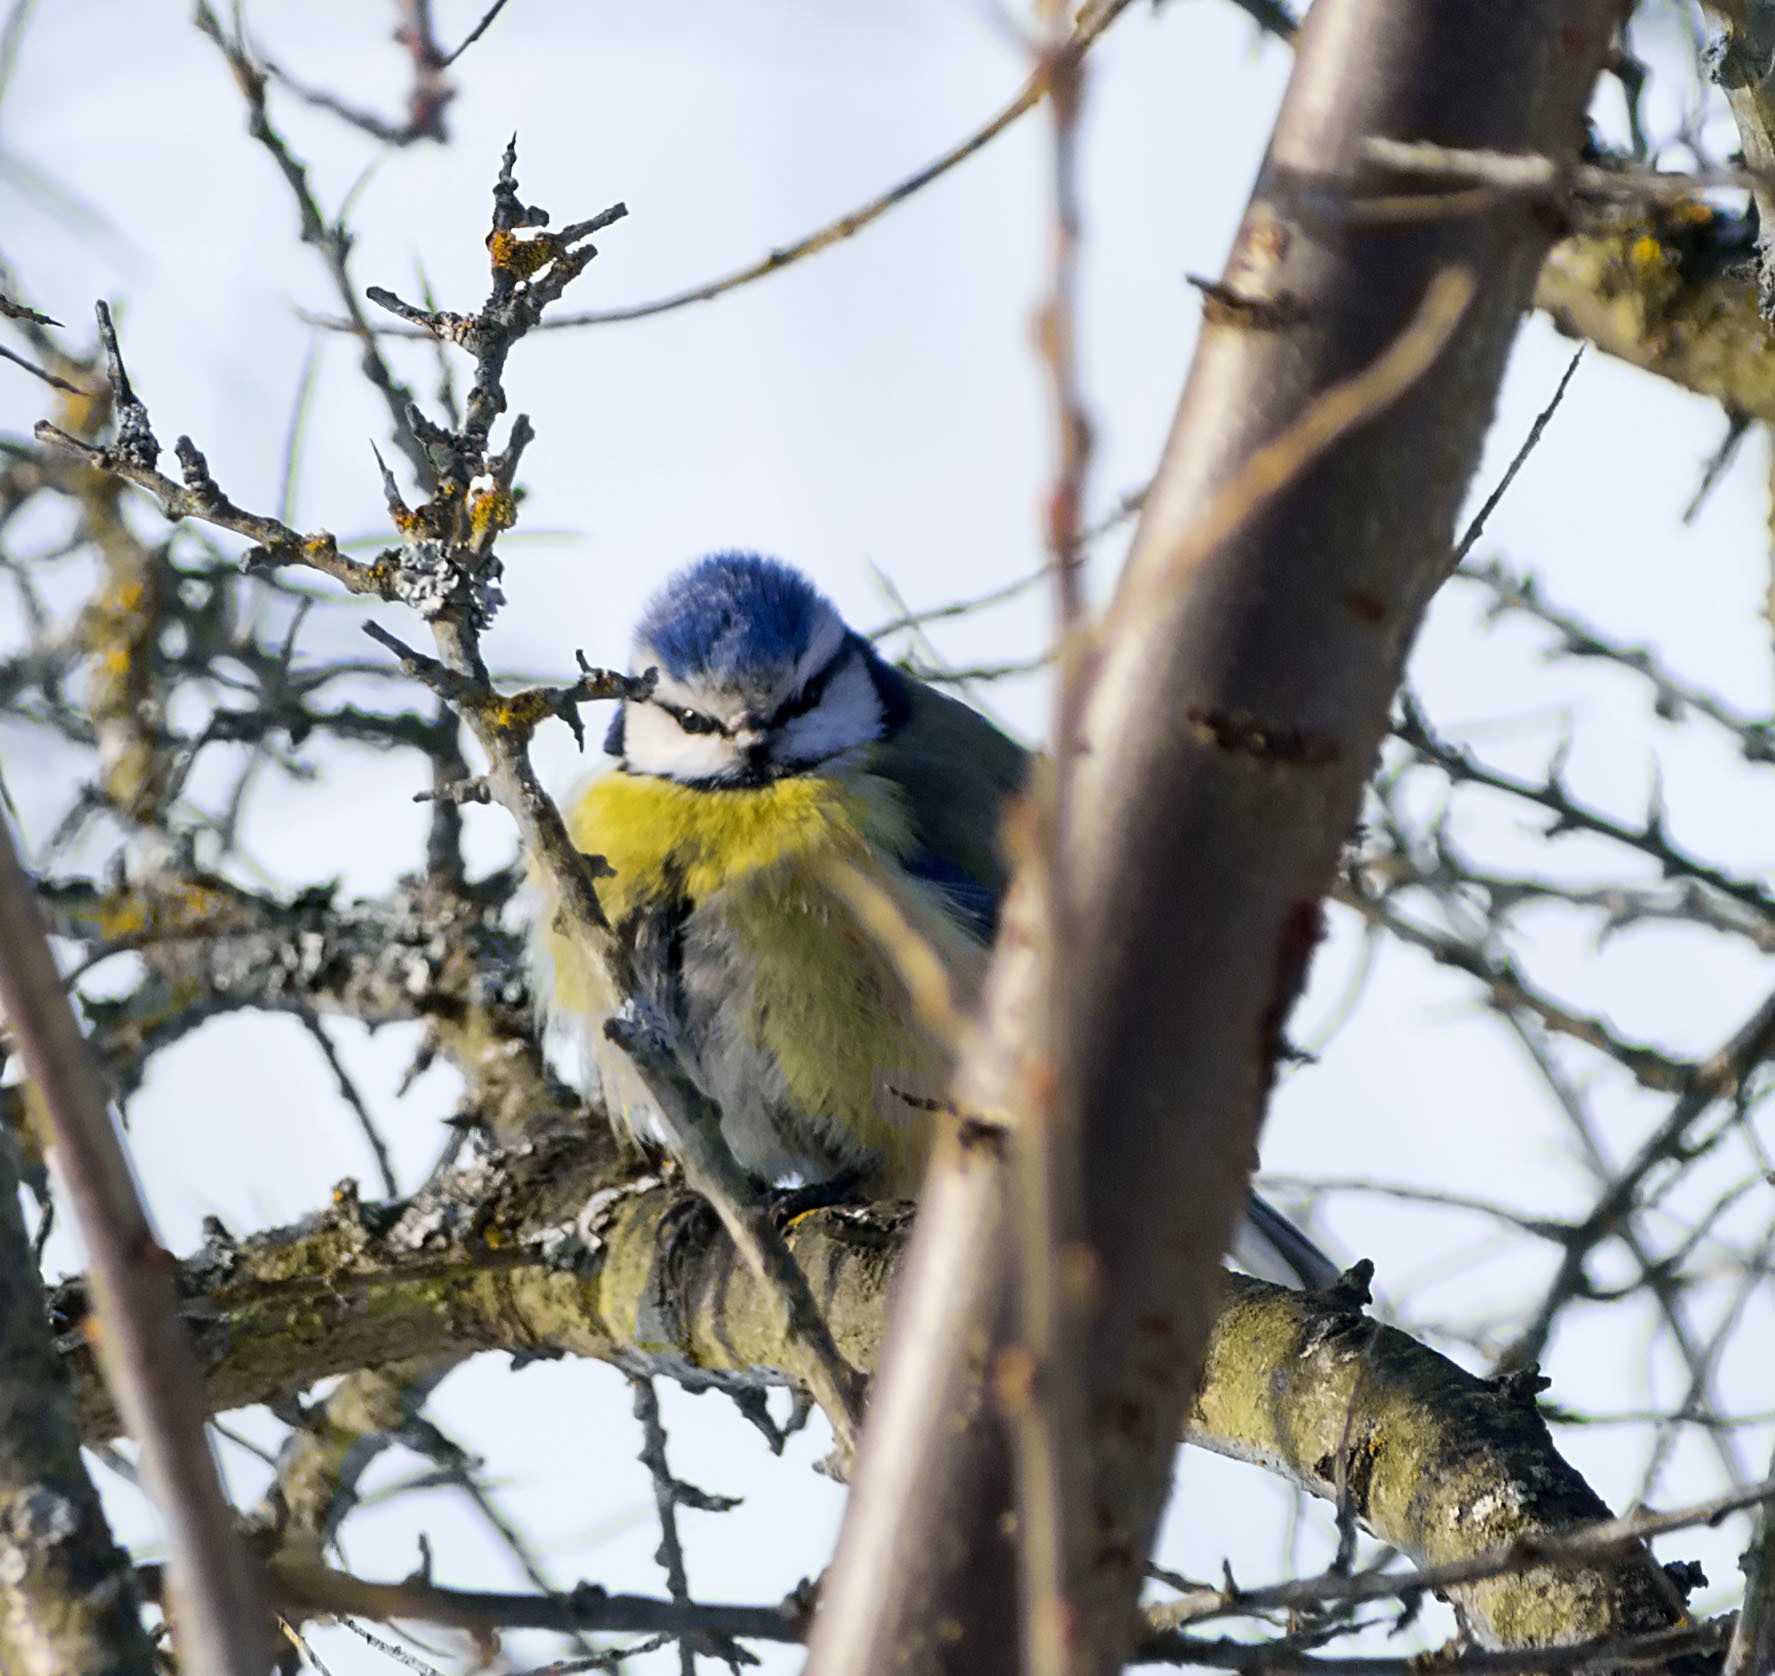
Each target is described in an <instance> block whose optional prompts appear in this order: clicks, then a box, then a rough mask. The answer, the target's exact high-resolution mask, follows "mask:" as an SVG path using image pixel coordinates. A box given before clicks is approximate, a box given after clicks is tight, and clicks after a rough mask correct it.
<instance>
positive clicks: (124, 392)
mask: <svg viewBox="0 0 1775 1676" xmlns="http://www.w3.org/2000/svg"><path fill="white" fill-rule="evenodd" d="M93 313H94V314H96V315H97V316H98V321H99V341H100V342H101V343H102V344H103V345H104V347H105V381H106V383H108V384H109V385H110V386H111V399H112V402H113V405H114V406H115V408H116V410H117V440H116V442H114V443H113V444H112V445H111V446H112V449H113V450H114V451H115V452H116V453H117V454H118V456H119V457H121V458H122V459H124V460H127V461H128V462H129V464H131V465H132V466H140V467H141V468H142V469H143V470H145V471H152V470H153V469H154V462H155V461H156V460H158V459H159V458H160V444H159V442H157V441H156V440H155V436H154V432H153V429H152V428H151V427H150V426H149V424H148V408H147V404H146V403H144V402H143V401H141V400H140V399H139V398H138V397H137V395H136V393H135V391H134V390H133V389H132V388H131V387H130V382H129V374H128V373H127V372H125V371H124V370H123V351H122V350H121V349H119V348H118V346H117V331H116V328H115V327H114V326H112V324H111V310H110V308H109V307H108V306H107V305H106V304H105V303H104V302H103V301H102V300H101V301H99V302H96V303H94V304H93Z"/></svg>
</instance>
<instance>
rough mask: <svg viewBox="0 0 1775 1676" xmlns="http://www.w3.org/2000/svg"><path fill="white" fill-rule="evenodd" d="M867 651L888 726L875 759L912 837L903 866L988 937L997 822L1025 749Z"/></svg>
mask: <svg viewBox="0 0 1775 1676" xmlns="http://www.w3.org/2000/svg"><path fill="white" fill-rule="evenodd" d="M869 655H870V659H871V672H872V674H873V675H874V677H875V681H876V684H877V687H878V689H879V690H880V691H881V694H882V698H883V702H884V706H885V708H886V710H887V713H888V716H889V721H890V728H891V731H890V732H889V734H888V736H887V737H886V738H885V739H883V740H882V742H881V743H880V744H879V745H878V746H877V747H876V750H875V755H874V761H873V764H872V766H873V768H874V770H875V772H876V773H878V774H880V775H881V776H882V777H883V778H885V779H889V780H892V781H893V782H894V783H895V784H896V785H898V786H899V787H900V789H901V791H902V792H903V793H904V794H905V798H906V808H907V812H908V813H909V814H910V815H911V816H912V828H913V838H914V848H913V851H912V853H911V854H910V855H909V856H908V857H907V858H906V863H905V865H906V868H907V871H909V872H911V873H913V874H915V875H916V876H917V877H919V878H922V879H928V880H929V881H930V882H931V883H932V884H934V885H936V886H937V888H938V889H939V890H941V891H942V892H943V894H944V895H945V896H946V897H947V898H948V899H949V901H950V902H951V903H953V904H954V907H955V911H956V917H957V918H958V919H960V920H961V921H962V922H963V923H964V924H965V925H967V926H968V927H970V929H972V930H974V931H977V932H978V933H979V935H980V936H981V938H982V939H983V940H986V941H990V940H991V937H992V933H993V930H994V928H995V927H996V924H997V920H998V903H999V898H1000V897H1001V896H1002V895H1003V894H1004V890H1005V886H1006V884H1007V883H1008V878H1007V870H1006V867H1005V859H1004V852H1003V849H1002V846H1001V844H1000V827H1001V826H1002V824H1003V821H1004V815H1005V805H1006V803H1007V802H1008V801H1009V800H1010V798H1011V797H1012V796H1014V795H1015V794H1016V792H1017V791H1019V790H1020V789H1021V788H1022V785H1023V782H1024V780H1025V779H1026V777H1027V775H1028V771H1029V756H1028V753H1027V752H1026V751H1025V750H1024V749H1023V747H1022V746H1021V745H1019V744H1017V743H1016V741H1015V740H1012V739H1008V738H1006V736H1005V735H1004V734H1002V733H1000V732H999V730H998V729H997V728H996V727H994V726H993V725H992V723H991V722H989V721H988V720H987V719H986V718H985V717H984V716H982V715H981V714H980V713H979V712H978V711H976V710H970V709H969V708H968V706H967V705H965V704H963V703H961V702H959V701H958V700H956V699H953V698H950V697H949V696H948V695H947V694H946V693H941V692H938V691H937V689H936V688H935V687H929V686H926V685H925V684H924V682H922V681H916V680H914V679H913V678H912V677H911V676H909V675H906V674H904V673H902V672H901V671H900V670H897V669H894V668H892V667H891V666H890V665H888V664H885V663H883V662H882V661H881V660H880V659H879V658H877V657H875V655H874V653H873V652H872V651H871V652H870V654H869Z"/></svg>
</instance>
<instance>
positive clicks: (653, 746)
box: [623, 704, 734, 780]
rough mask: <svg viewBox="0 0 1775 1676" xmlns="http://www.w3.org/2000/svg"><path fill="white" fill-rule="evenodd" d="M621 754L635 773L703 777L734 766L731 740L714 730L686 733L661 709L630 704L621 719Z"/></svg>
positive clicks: (685, 778)
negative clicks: (622, 720) (622, 719)
mask: <svg viewBox="0 0 1775 1676" xmlns="http://www.w3.org/2000/svg"><path fill="white" fill-rule="evenodd" d="M623 756H624V758H625V760H626V761H627V763H628V765H629V767H630V769H632V770H633V771H634V772H635V773H638V774H660V775H665V776H667V777H669V778H671V779H674V780H707V779H712V778H713V777H714V776H716V775H718V774H723V773H727V772H729V771H730V770H731V769H732V768H733V765H734V748H733V742H732V741H731V740H728V739H724V738H722V737H721V735H720V734H718V733H686V732H685V731H684V730H683V728H681V727H679V725H678V724H677V723H676V722H675V721H673V720H672V718H671V717H670V716H668V715H667V714H666V713H665V711H663V710H660V709H656V708H655V707H654V706H652V705H649V704H631V705H630V706H629V709H628V714H627V717H626V718H625V719H624V722H623Z"/></svg>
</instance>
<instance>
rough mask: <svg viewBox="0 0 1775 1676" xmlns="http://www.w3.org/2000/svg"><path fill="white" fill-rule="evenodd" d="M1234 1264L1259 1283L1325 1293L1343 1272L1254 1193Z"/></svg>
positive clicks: (1236, 1240) (1235, 1243) (1236, 1236)
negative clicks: (1262, 1281)
mask: <svg viewBox="0 0 1775 1676" xmlns="http://www.w3.org/2000/svg"><path fill="white" fill-rule="evenodd" d="M1232 1255H1233V1261H1234V1262H1235V1263H1237V1264H1238V1265H1239V1267H1240V1268H1242V1269H1245V1270H1248V1271H1249V1272H1250V1273H1252V1274H1254V1275H1256V1276H1257V1278H1258V1279H1259V1280H1268V1281H1273V1282H1274V1283H1275V1284H1276V1285H1278V1286H1300V1287H1304V1288H1305V1289H1306V1290H1307V1291H1309V1292H1322V1291H1324V1290H1325V1288H1326V1287H1328V1286H1329V1285H1331V1283H1332V1282H1333V1281H1334V1280H1336V1279H1337V1277H1338V1275H1339V1274H1340V1273H1341V1272H1342V1271H1341V1270H1340V1269H1339V1268H1338V1266H1337V1264H1335V1263H1334V1262H1332V1260H1331V1259H1330V1258H1329V1257H1327V1256H1326V1255H1325V1253H1324V1252H1323V1251H1321V1250H1320V1249H1319V1248H1318V1246H1316V1245H1314V1244H1313V1242H1312V1241H1311V1240H1310V1239H1308V1238H1307V1236H1306V1235H1305V1234H1303V1233H1302V1232H1301V1231H1300V1229H1298V1228H1297V1227H1295V1225H1294V1224H1293V1223H1292V1222H1290V1221H1289V1220H1288V1218H1287V1217H1285V1216H1284V1215H1283V1214H1282V1213H1281V1212H1280V1211H1279V1210H1277V1209H1276V1208H1275V1206H1274V1205H1271V1204H1269V1203H1267V1202H1266V1201H1265V1200H1263V1199H1260V1198H1258V1196H1257V1195H1256V1194H1255V1193H1253V1194H1252V1195H1251V1197H1250V1198H1249V1199H1248V1200H1247V1201H1246V1204H1245V1216H1244V1219H1243V1220H1242V1221H1241V1222H1240V1223H1239V1227H1238V1231H1237V1232H1236V1233H1235V1234H1234V1235H1233V1253H1232Z"/></svg>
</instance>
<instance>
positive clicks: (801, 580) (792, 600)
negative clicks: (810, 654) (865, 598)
mask: <svg viewBox="0 0 1775 1676" xmlns="http://www.w3.org/2000/svg"><path fill="white" fill-rule="evenodd" d="M831 615H833V608H832V606H831V604H830V602H829V601H828V600H827V599H826V597H825V596H824V595H823V594H822V593H820V591H819V590H818V589H817V588H816V587H814V585H813V584H812V583H811V582H809V581H808V580H807V578H806V577H805V576H803V575H802V574H801V573H800V572H799V571H797V570H792V569H791V568H790V567H789V566H788V565H786V564H780V563H779V562H778V561H777V560H775V559H767V558H763V557H761V556H760V555H758V554H756V553H737V552H735V553H711V554H710V555H709V556H708V557H707V558H704V559H698V560H697V561H696V563H695V564H692V565H688V566H686V567H685V568H684V569H683V570H681V571H679V572H678V573H677V575H675V576H673V577H672V578H671V579H670V580H669V581H667V582H666V583H665V584H664V586H662V587H661V588H660V590H659V592H658V593H656V594H655V595H654V596H653V598H652V600H650V601H649V602H648V606H647V609H646V611H645V612H643V613H642V616H641V621H640V622H639V623H638V624H637V625H636V627H635V645H636V648H637V650H638V651H639V652H641V653H642V654H643V655H644V656H645V657H646V658H647V659H648V660H649V661H652V662H657V663H658V664H659V666H660V669H661V670H662V671H663V672H664V673H665V674H666V675H667V676H669V677H670V678H671V679H672V680H675V681H697V680H707V679H710V678H714V679H717V680H722V679H726V680H733V681H742V682H743V681H748V680H757V679H759V678H760V677H763V676H767V675H769V674H770V673H772V672H773V671H776V670H779V669H782V668H784V667H785V666H788V665H791V664H793V663H795V661H796V660H797V659H798V658H800V657H801V656H802V654H803V653H804V652H806V651H807V649H808V645H809V643H810V642H811V641H812V639H813V636H814V631H815V629H816V627H817V626H818V625H819V624H820V623H821V622H822V621H823V620H826V619H828V618H829V617H830V616H831Z"/></svg>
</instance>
